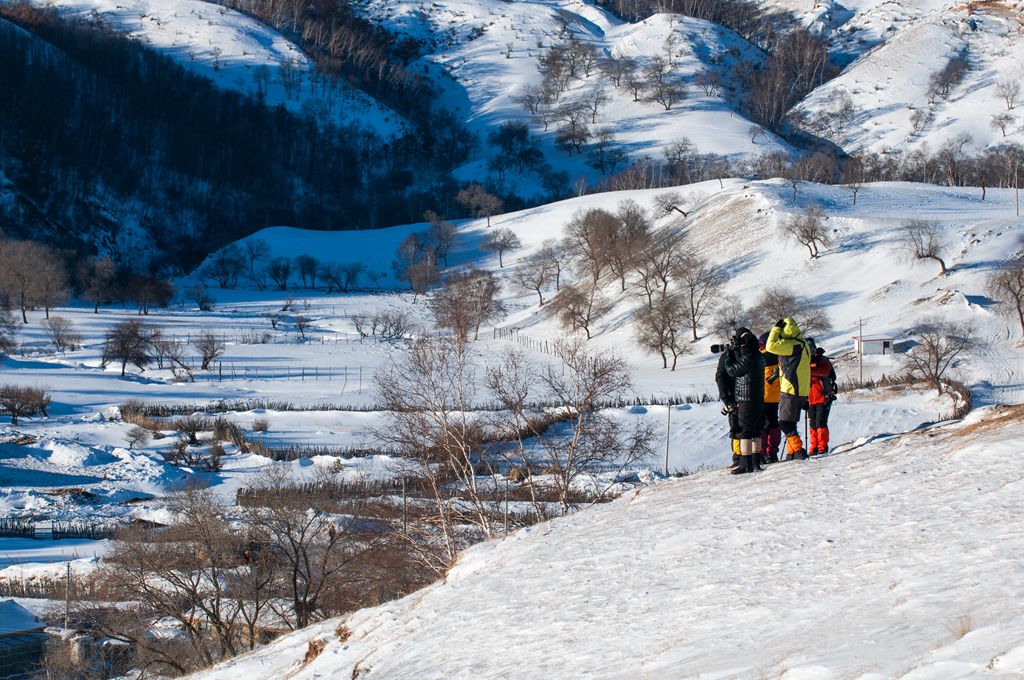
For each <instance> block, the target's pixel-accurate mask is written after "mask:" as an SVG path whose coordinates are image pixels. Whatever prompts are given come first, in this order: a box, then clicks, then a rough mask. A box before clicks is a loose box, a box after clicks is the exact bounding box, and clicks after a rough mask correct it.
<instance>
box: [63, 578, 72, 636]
mask: <svg viewBox="0 0 1024 680" xmlns="http://www.w3.org/2000/svg"><path fill="white" fill-rule="evenodd" d="M70 617H71V563H70V562H68V573H67V578H66V579H65V581H64V630H67V629H68V628H69V626H68V620H69V619H70Z"/></svg>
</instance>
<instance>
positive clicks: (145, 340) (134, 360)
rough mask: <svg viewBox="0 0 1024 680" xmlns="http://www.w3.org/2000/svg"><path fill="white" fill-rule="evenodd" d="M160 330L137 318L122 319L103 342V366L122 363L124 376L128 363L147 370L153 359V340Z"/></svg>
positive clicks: (122, 374)
mask: <svg viewBox="0 0 1024 680" xmlns="http://www.w3.org/2000/svg"><path fill="white" fill-rule="evenodd" d="M158 335H159V331H158V330H157V329H155V328H153V327H151V326H148V325H147V324H144V323H143V322H141V321H138V320H136V319H129V320H128V321H122V322H121V323H119V324H117V325H116V326H114V327H113V328H111V329H110V330H108V331H107V336H106V341H105V342H104V344H103V358H102V366H103V367H104V368H106V366H107V364H109V363H110V362H112V361H113V362H120V363H121V376H122V377H124V374H125V369H126V368H127V366H128V364H132V365H133V366H136V367H138V369H139V370H141V371H144V370H146V366H147V365H149V363H150V362H151V361H152V360H153V340H154V339H156V338H157V336H158Z"/></svg>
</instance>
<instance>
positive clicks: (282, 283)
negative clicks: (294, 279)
mask: <svg viewBox="0 0 1024 680" xmlns="http://www.w3.org/2000/svg"><path fill="white" fill-rule="evenodd" d="M267 275H268V276H269V277H270V280H271V281H273V282H274V283H276V284H277V287H278V289H279V290H285V289H287V288H288V279H289V278H291V275H292V261H291V260H289V259H288V258H287V257H275V258H273V259H272V260H271V261H270V262H269V263H268V264H267Z"/></svg>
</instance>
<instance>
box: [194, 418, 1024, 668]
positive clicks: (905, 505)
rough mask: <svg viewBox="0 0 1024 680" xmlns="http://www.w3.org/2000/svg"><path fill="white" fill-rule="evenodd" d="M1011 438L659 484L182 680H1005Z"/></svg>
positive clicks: (1013, 570)
mask: <svg viewBox="0 0 1024 680" xmlns="http://www.w3.org/2000/svg"><path fill="white" fill-rule="evenodd" d="M1022 418H1024V412H1022V410H1021V408H1020V407H1011V408H994V409H985V410H984V411H980V412H977V413H975V414H974V415H973V416H971V417H970V418H969V419H968V420H967V421H965V422H963V423H960V424H956V425H947V426H943V427H933V428H928V429H924V430H921V431H918V432H914V433H910V434H907V435H904V436H901V437H884V436H882V437H875V438H866V439H864V440H861V441H858V442H854V443H852V444H850V445H847V446H844V447H842V448H841V450H840V451H838V452H836V453H835V454H833V455H830V456H828V457H827V458H825V459H818V460H812V461H810V462H808V463H805V464H789V465H778V466H773V467H771V468H770V469H768V470H767V471H766V472H764V473H762V474H761V475H758V476H756V477H754V478H750V479H743V480H741V481H737V480H736V479H735V478H731V477H730V476H729V475H727V474H725V473H724V472H722V471H712V472H707V473H700V474H697V475H694V476H692V477H689V478H686V479H682V480H678V481H668V482H664V483H659V484H657V485H655V486H654V487H649V488H645V489H642V490H640V491H638V492H637V493H632V494H628V495H627V496H626V497H624V498H621V499H619V500H618V501H616V502H614V503H612V504H610V505H607V506H603V507H596V508H591V509H588V510H585V511H583V512H580V513H578V514H576V515H574V516H572V517H568V518H564V519H560V520H555V521H552V522H549V523H547V524H544V525H541V526H537V527H533V528H530V529H525V530H521V531H519V532H518V533H516V534H514V535H513V536H511V537H509V538H507V539H505V540H501V541H492V542H489V543H485V544H483V545H479V546H476V547H474V548H471V549H470V550H468V551H467V552H466V553H464V554H463V555H462V556H461V558H460V559H459V561H458V563H457V564H456V566H455V567H454V568H453V569H452V570H451V571H450V572H449V574H448V576H447V578H446V579H445V580H444V581H443V582H440V583H437V584H435V585H432V586H429V587H427V588H425V589H424V590H421V591H419V592H416V593H413V594H412V595H409V596H407V597H405V598H404V599H402V600H399V601H397V602H393V603H390V604H386V605H383V606H381V607H377V608H373V609H367V610H362V611H359V612H356V613H354V614H352V615H350V616H347V617H344V618H341V619H335V620H331V621H327V622H324V623H322V624H318V625H315V626H312V627H310V628H309V629H306V630H303V631H301V632H298V633H295V634H292V635H288V636H286V637H284V638H282V639H280V640H278V641H277V642H275V643H273V644H271V645H269V646H267V647H266V648H264V649H262V650H259V651H257V652H256V653H254V654H251V655H247V656H243V657H240V658H237V659H235V660H232V661H229V662H227V663H225V664H224V665H222V666H220V667H217V668H215V669H213V670H211V671H208V672H204V673H200V674H197V675H196V676H193V677H195V678H197V680H198V679H200V678H201V679H202V680H221V679H223V680H228V679H229V678H239V677H245V678H249V679H251V680H261V679H263V678H266V679H268V680H269V679H270V678H282V677H288V678H293V679H294V680H302V679H306V678H310V679H311V678H324V677H339V678H340V677H344V678H348V677H353V678H357V677H358V678H367V679H370V678H388V679H389V680H398V679H400V678H410V679H411V678H415V679H416V680H423V679H426V678H512V677H514V678H571V677H588V678H652V679H653V678H683V677H714V678H756V677H779V678H784V679H788V680H797V679H806V678H822V679H824V678H843V677H857V678H865V679H879V680H880V679H882V678H892V677H908V678H910V677H912V678H920V679H936V680H937V679H940V678H953V677H957V678H966V677H1000V678H1013V677H1020V673H1021V672H1022V670H1024V616H1022V615H1021V612H1020V611H1019V609H1018V608H1016V607H1015V606H1014V604H1013V603H1015V602H1019V601H1020V600H1021V598H1024V578H1022V575H1021V570H1020V564H1019V554H1020V551H1021V549H1022V548H1024V525H1022V523H1021V522H1020V503H1019V500H1020V498H1019V497H1020V493H1021V489H1022V485H1024V476H1022V472H1021V467H1020V465H1019V458H1020V456H1019V450H1020V447H1021V446H1024V436H1022V434H1021V433H1022V430H1021V425H1022Z"/></svg>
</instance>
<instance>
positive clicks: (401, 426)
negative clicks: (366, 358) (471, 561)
mask: <svg viewBox="0 0 1024 680" xmlns="http://www.w3.org/2000/svg"><path fill="white" fill-rule="evenodd" d="M468 347H469V346H468V345H467V344H466V343H463V342H459V341H458V340H457V339H456V338H420V339H417V340H415V341H414V342H413V343H412V344H411V345H410V346H409V349H408V351H407V352H405V353H403V355H402V356H401V358H399V359H398V360H396V361H394V362H391V363H389V364H388V365H387V366H386V367H384V368H383V369H382V370H380V371H378V372H377V374H376V376H375V378H374V382H375V384H376V387H377V392H378V394H379V397H380V403H381V404H382V405H383V406H384V407H385V408H386V409H387V412H388V416H387V418H386V423H385V425H384V426H383V427H381V428H380V429H379V430H377V431H376V432H375V436H376V437H377V439H378V440H379V441H380V442H381V443H382V444H383V445H385V446H387V448H388V449H389V450H393V451H395V452H396V453H398V454H399V455H402V456H403V457H405V458H406V459H408V460H410V461H412V462H413V463H414V465H415V473H416V476H417V477H418V478H419V479H420V480H421V483H422V484H423V485H424V487H425V490H426V491H427V493H428V494H429V497H430V499H431V504H432V506H433V515H432V517H431V518H430V523H431V525H432V526H433V527H434V529H433V533H434V536H433V539H432V540H428V541H424V540H415V537H414V536H410V537H409V539H410V544H411V546H412V547H413V549H414V550H415V551H416V552H417V555H418V559H419V560H420V561H421V562H422V563H423V564H425V565H426V566H428V567H429V568H430V569H432V570H434V571H435V572H436V573H439V574H443V573H445V572H446V571H447V569H448V567H449V566H451V564H452V563H453V562H454V560H455V558H456V556H457V555H458V553H459V551H460V550H461V549H462V548H463V547H465V545H467V543H468V542H470V541H471V540H472V539H473V538H474V536H473V534H474V533H475V534H476V535H477V536H478V537H489V536H493V535H494V530H495V527H494V525H493V521H492V513H491V510H492V509H493V508H492V507H491V503H490V502H488V501H486V500H484V499H483V494H482V493H481V492H482V491H483V489H484V487H483V486H482V485H486V484H488V479H486V478H481V477H479V476H478V475H477V472H476V471H477V468H478V465H479V464H480V462H481V460H480V454H481V447H480V445H481V435H482V429H481V427H480V423H479V415H478V413H477V412H476V411H474V408H473V406H474V399H475V372H474V370H473V365H472V362H471V360H470V356H469V354H468ZM489 481H490V483H491V484H493V483H494V478H493V477H491V478H490V480H489ZM453 485H457V486H458V487H460V488H461V489H462V490H464V491H465V494H466V500H465V503H464V504H463V505H462V507H461V508H460V507H457V506H456V504H455V503H454V502H453V499H452V497H451V488H452V486H453ZM467 508H468V512H467ZM460 515H461V516H462V517H463V518H464V520H465V521H468V523H469V525H470V526H471V527H472V529H473V531H471V532H467V531H466V530H465V529H464V528H460V527H459V526H457V524H458V523H459V520H460Z"/></svg>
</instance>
